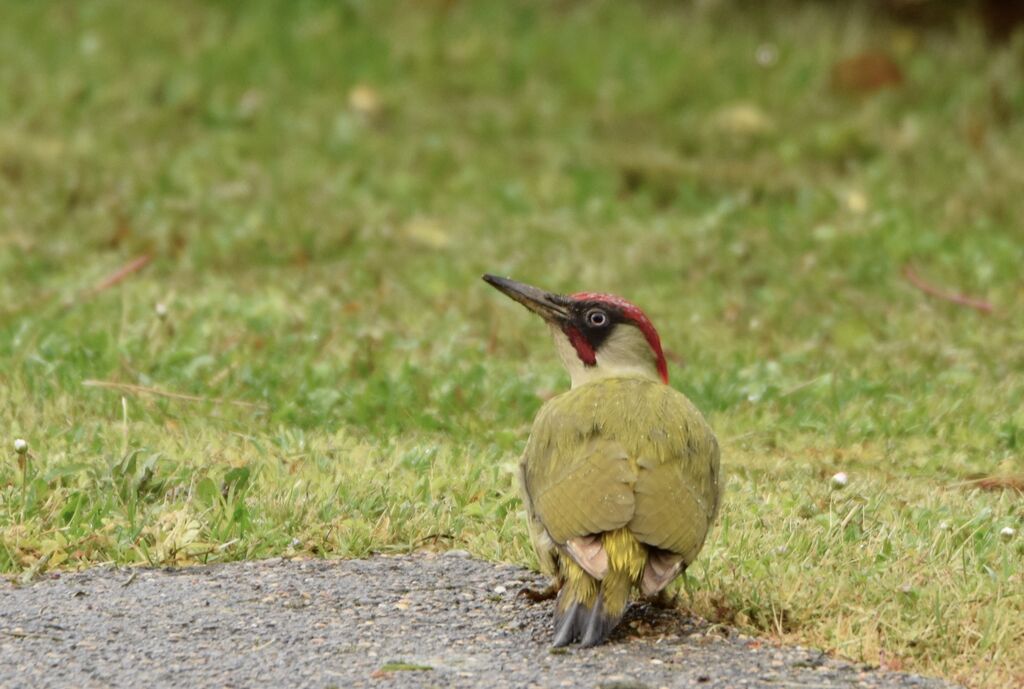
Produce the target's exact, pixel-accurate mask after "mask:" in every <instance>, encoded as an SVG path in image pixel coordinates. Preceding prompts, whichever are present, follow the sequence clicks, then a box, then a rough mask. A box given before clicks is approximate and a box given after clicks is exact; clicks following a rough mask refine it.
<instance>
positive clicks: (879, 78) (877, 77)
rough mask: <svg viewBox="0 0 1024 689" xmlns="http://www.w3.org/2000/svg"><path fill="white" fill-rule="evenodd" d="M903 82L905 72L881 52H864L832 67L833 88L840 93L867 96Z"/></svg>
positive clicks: (840, 61)
mask: <svg viewBox="0 0 1024 689" xmlns="http://www.w3.org/2000/svg"><path fill="white" fill-rule="evenodd" d="M903 81H904V79H903V70H902V69H900V66H899V65H898V64H896V61H895V60H893V58H892V57H890V56H889V55H888V54H887V53H883V52H881V51H868V52H863V53H860V54H859V55H854V56H852V57H848V58H844V59H842V60H839V61H838V62H836V63H835V64H834V65H833V66H832V88H833V89H834V90H835V91H838V92H839V93H847V94H852V95H858V96H865V95H868V94H871V93H874V92H875V91H879V90H881V89H884V88H894V87H897V86H900V85H902V84H903Z"/></svg>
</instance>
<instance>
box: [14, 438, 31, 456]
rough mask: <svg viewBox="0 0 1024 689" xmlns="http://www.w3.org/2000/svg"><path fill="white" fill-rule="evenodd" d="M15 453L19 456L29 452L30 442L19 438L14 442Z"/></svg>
mask: <svg viewBox="0 0 1024 689" xmlns="http://www.w3.org/2000/svg"><path fill="white" fill-rule="evenodd" d="M14 451H15V452H17V453H18V454H19V455H23V454H25V453H26V452H28V442H27V441H26V440H25V439H24V438H17V439H15V441H14Z"/></svg>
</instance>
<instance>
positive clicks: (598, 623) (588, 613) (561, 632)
mask: <svg viewBox="0 0 1024 689" xmlns="http://www.w3.org/2000/svg"><path fill="white" fill-rule="evenodd" d="M563 593H564V589H563ZM561 598H562V595H561V594H560V595H559V601H558V602H557V603H556V604H555V637H554V641H553V642H552V644H551V645H552V646H554V647H555V648H558V647H561V646H568V645H569V644H571V643H575V642H577V641H579V642H580V645H581V646H583V647H588V646H597V645H598V644H601V643H604V641H605V639H607V638H608V635H609V634H611V632H612V630H613V629H615V627H616V625H618V623H619V620H621V619H622V614H621V613H620V614H618V615H610V614H608V612H607V611H606V610H605V608H604V603H603V596H601V595H600V593H598V595H597V602H596V603H595V604H594V607H593V608H588V607H587V606H585V605H583V604H582V603H579V602H577V601H572V602H571V603H569V607H568V609H567V610H564V611H563V610H562V600H561Z"/></svg>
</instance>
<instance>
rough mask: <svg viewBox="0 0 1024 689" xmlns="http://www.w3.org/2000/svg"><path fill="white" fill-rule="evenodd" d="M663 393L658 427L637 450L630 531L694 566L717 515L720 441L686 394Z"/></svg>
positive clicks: (658, 407)
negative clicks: (633, 512)
mask: <svg viewBox="0 0 1024 689" xmlns="http://www.w3.org/2000/svg"><path fill="white" fill-rule="evenodd" d="M662 397H663V399H660V400H657V401H656V404H654V405H653V412H654V413H653V416H654V418H655V423H654V425H653V430H652V431H651V433H650V434H649V435H648V437H647V438H646V440H645V442H644V443H643V444H642V445H641V446H640V447H639V448H638V450H639V452H638V459H637V469H638V472H637V479H636V483H635V485H634V493H635V500H636V512H635V514H634V515H633V518H632V519H631V520H630V522H629V530H630V531H631V532H632V533H633V535H634V536H636V538H637V540H639V541H640V542H642V543H646V544H647V545H651V546H654V547H656V548H660V549H662V550H666V551H669V552H671V553H675V554H678V555H680V556H682V561H683V563H684V564H689V563H690V562H692V561H693V559H694V558H695V557H696V556H697V553H698V552H699V551H700V549H701V547H702V546H703V545H704V539H705V537H706V536H707V533H708V531H709V529H710V528H711V525H712V523H713V522H714V520H715V516H716V515H717V513H718V503H719V495H720V487H719V472H720V454H719V449H718V441H717V440H716V439H715V436H714V434H713V433H712V431H711V428H710V427H709V426H708V425H707V423H706V422H705V421H704V417H703V416H701V414H700V412H699V411H697V409H696V408H695V407H694V406H693V405H692V404H691V403H690V402H689V400H687V399H686V397H685V396H683V395H682V394H681V393H678V392H676V391H675V390H672V389H671V388H668V387H667V386H666V388H665V389H664V395H663V396H662Z"/></svg>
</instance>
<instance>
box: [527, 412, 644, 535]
mask: <svg viewBox="0 0 1024 689" xmlns="http://www.w3.org/2000/svg"><path fill="white" fill-rule="evenodd" d="M585 425H586V424H583V425H581V419H580V418H579V417H578V416H577V415H575V414H572V413H571V412H568V411H566V410H565V409H561V408H560V407H559V406H558V405H551V406H547V407H545V408H544V409H542V410H541V413H540V414H538V416H537V419H536V421H535V422H534V426H533V430H532V432H531V434H530V440H529V442H528V443H527V446H526V451H525V452H524V453H523V461H522V466H521V477H522V487H523V492H524V496H523V497H524V499H525V501H526V504H527V510H528V511H529V512H530V514H531V516H532V517H533V518H534V519H536V521H537V522H539V524H540V525H541V526H543V528H544V530H545V531H546V532H547V533H548V534H549V535H550V537H551V539H552V540H553V541H554V543H555V544H558V545H564V544H565V543H566V542H568V541H569V540H570V539H571V538H574V537H576V536H585V535H588V534H595V533H601V532H604V531H611V530H613V529H618V528H621V527H623V526H625V525H626V524H627V523H628V522H629V520H630V519H631V518H632V517H633V512H634V507H635V504H634V503H635V501H634V497H633V484H634V483H635V481H636V472H635V470H634V469H633V468H632V467H631V465H630V458H629V454H628V453H627V451H626V448H625V447H624V445H623V444H622V443H620V442H618V441H616V440H614V439H611V438H607V437H604V436H603V435H602V434H600V433H587V432H586V431H583V432H581V428H582V426H585Z"/></svg>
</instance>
